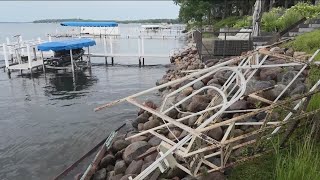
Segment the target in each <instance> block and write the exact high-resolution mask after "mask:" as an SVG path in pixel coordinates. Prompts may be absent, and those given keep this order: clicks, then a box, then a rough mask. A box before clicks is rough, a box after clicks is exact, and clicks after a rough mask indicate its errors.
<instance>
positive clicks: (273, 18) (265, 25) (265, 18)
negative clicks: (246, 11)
mask: <svg viewBox="0 0 320 180" xmlns="http://www.w3.org/2000/svg"><path fill="white" fill-rule="evenodd" d="M283 13H284V10H283V9H282V8H273V9H272V10H271V11H269V12H266V13H263V15H262V18H261V26H262V29H263V30H264V31H267V32H274V31H278V30H279V24H280V23H279V18H280V17H281V16H282V15H283Z"/></svg>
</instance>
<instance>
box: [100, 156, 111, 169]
mask: <svg viewBox="0 0 320 180" xmlns="http://www.w3.org/2000/svg"><path fill="white" fill-rule="evenodd" d="M114 160H115V157H114V156H113V155H112V154H107V155H106V156H105V157H104V158H102V159H101V161H100V167H102V168H104V167H107V166H108V165H113V164H114Z"/></svg>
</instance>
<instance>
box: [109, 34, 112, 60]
mask: <svg viewBox="0 0 320 180" xmlns="http://www.w3.org/2000/svg"><path fill="white" fill-rule="evenodd" d="M109 40H110V41H109V43H110V53H111V56H112V55H113V45H112V37H111V36H109Z"/></svg>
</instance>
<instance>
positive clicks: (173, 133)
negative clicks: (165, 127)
mask: <svg viewBox="0 0 320 180" xmlns="http://www.w3.org/2000/svg"><path fill="white" fill-rule="evenodd" d="M180 134H181V131H180V130H178V129H173V130H171V132H170V131H169V133H168V138H169V139H175V138H176V137H177V138H178V137H179V136H180Z"/></svg>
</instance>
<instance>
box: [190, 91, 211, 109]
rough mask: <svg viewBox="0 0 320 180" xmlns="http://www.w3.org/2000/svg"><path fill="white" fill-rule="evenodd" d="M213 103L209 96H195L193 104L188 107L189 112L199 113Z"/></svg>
mask: <svg viewBox="0 0 320 180" xmlns="http://www.w3.org/2000/svg"><path fill="white" fill-rule="evenodd" d="M210 101H211V99H210V97H209V96H206V95H194V96H193V97H192V100H191V103H190V104H189V105H188V107H187V110H188V111H190V112H198V111H201V110H204V109H206V108H207V106H208V104H209V102H210Z"/></svg>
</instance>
